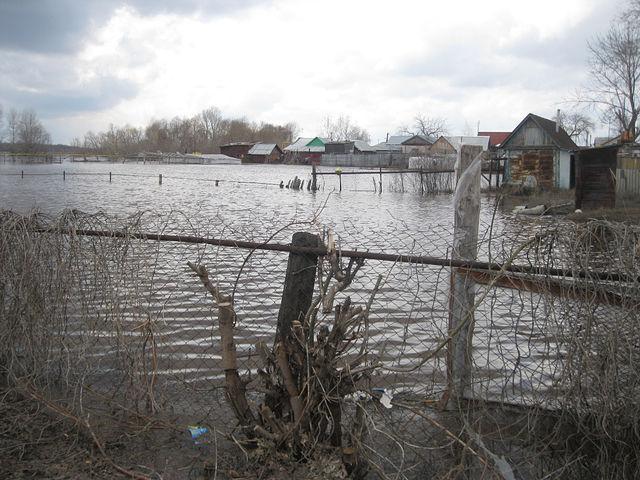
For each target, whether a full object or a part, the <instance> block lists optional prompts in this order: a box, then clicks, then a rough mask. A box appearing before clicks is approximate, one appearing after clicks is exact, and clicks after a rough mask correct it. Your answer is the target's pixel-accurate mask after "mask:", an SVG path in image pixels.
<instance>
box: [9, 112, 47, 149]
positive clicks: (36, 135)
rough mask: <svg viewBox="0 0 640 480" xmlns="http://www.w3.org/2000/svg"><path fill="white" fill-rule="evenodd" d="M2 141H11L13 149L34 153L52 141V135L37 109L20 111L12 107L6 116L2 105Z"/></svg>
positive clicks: (10, 145) (10, 146) (10, 147)
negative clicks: (39, 116)
mask: <svg viewBox="0 0 640 480" xmlns="http://www.w3.org/2000/svg"><path fill="white" fill-rule="evenodd" d="M5 123H6V127H5ZM2 141H6V142H7V143H9V149H10V150H12V151H18V152H25V153H33V152H37V151H40V150H42V149H43V146H45V145H48V144H49V143H51V137H50V135H49V132H47V130H46V129H45V128H44V126H43V125H42V122H40V119H39V118H38V115H37V114H36V112H35V110H32V109H24V110H20V111H18V110H16V109H15V108H12V109H10V110H9V111H8V112H7V114H6V116H4V115H3V108H2V105H0V142H2Z"/></svg>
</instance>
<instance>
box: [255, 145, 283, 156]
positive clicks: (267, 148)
mask: <svg viewBox="0 0 640 480" xmlns="http://www.w3.org/2000/svg"><path fill="white" fill-rule="evenodd" d="M276 148H277V149H278V150H280V147H278V145H277V144H275V143H256V144H255V145H254V146H253V147H251V150H249V155H271V152H273V150H274V149H276Z"/></svg>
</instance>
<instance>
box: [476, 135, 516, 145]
mask: <svg viewBox="0 0 640 480" xmlns="http://www.w3.org/2000/svg"><path fill="white" fill-rule="evenodd" d="M510 134H511V132H478V136H479V137H489V146H490V147H495V146H498V145H500V144H501V143H502V142H504V141H505V140H506V139H507V137H508V136H509V135H510Z"/></svg>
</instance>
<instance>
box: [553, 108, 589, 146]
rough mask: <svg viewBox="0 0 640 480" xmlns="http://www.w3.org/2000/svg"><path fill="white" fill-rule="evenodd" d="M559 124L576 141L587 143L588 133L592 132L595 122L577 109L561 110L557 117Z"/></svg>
mask: <svg viewBox="0 0 640 480" xmlns="http://www.w3.org/2000/svg"><path fill="white" fill-rule="evenodd" d="M558 121H559V122H560V125H561V126H562V128H564V130H565V131H566V132H567V134H568V135H569V136H570V137H571V138H572V139H573V140H574V141H575V142H576V143H577V144H580V143H582V144H583V145H587V144H588V139H589V134H590V133H591V132H593V130H594V128H595V124H594V123H593V120H591V118H589V116H588V115H586V114H584V113H582V112H580V111H578V110H570V111H568V112H564V111H561V112H560V117H559V118H558Z"/></svg>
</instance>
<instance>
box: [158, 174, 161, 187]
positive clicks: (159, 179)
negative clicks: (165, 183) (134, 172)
mask: <svg viewBox="0 0 640 480" xmlns="http://www.w3.org/2000/svg"><path fill="white" fill-rule="evenodd" d="M158 185H162V174H160V175H158Z"/></svg>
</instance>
